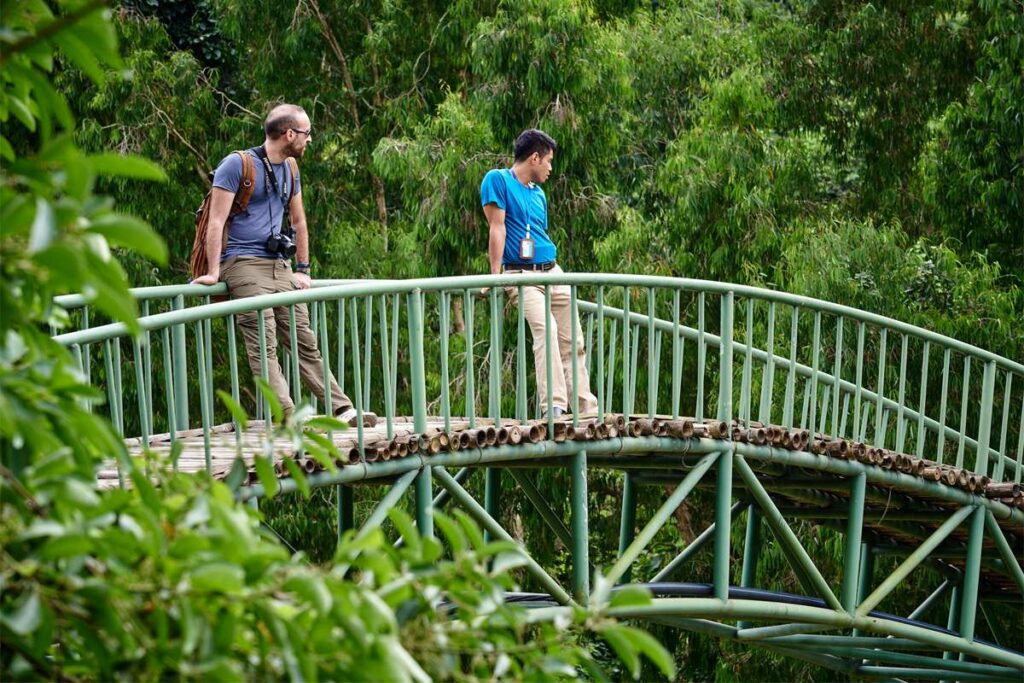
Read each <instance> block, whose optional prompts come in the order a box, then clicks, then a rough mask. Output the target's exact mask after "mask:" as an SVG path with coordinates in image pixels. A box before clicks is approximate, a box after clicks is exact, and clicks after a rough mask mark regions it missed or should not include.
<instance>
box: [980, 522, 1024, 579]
mask: <svg viewBox="0 0 1024 683" xmlns="http://www.w3.org/2000/svg"><path fill="white" fill-rule="evenodd" d="M985 528H986V529H988V534H989V536H991V537H992V540H993V541H995V544H996V550H997V551H998V552H999V555H1000V556H1001V557H1002V558H1003V564H1004V565H1005V566H1006V568H1007V569H1008V570H1009V572H1010V576H1012V577H1013V580H1014V582H1015V583H1016V584H1017V588H1019V589H1020V592H1021V593H1022V594H1024V569H1021V566H1020V560H1018V559H1017V556H1016V554H1014V552H1013V549H1012V548H1011V547H1010V544H1009V542H1008V541H1007V540H1006V536H1004V535H1003V530H1002V529H1000V528H999V522H997V521H996V518H995V517H994V516H993V515H992V511H991V510H985Z"/></svg>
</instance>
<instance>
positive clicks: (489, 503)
mask: <svg viewBox="0 0 1024 683" xmlns="http://www.w3.org/2000/svg"><path fill="white" fill-rule="evenodd" d="M490 304H491V349H490V351H491V358H490V364H491V371H490V373H489V374H490V387H489V389H488V392H487V399H488V402H489V403H490V410H489V412H490V415H491V419H493V420H494V427H495V429H498V428H500V427H501V357H502V349H501V324H500V323H501V308H499V306H498V290H497V289H493V288H492V289H491V290H490ZM573 358H574V359H575V356H573ZM484 509H486V510H487V514H489V515H490V516H491V517H493V518H495V519H499V517H500V514H501V470H499V469H497V468H493V467H488V468H487V470H486V474H485V475H484ZM484 539H485V540H487V541H490V540H491V539H490V535H489V534H488V533H487V532H484Z"/></svg>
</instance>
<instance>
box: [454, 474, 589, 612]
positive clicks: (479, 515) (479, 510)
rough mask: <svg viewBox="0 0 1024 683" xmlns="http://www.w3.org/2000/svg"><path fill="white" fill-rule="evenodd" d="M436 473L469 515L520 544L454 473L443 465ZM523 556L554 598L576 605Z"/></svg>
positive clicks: (563, 591) (508, 540) (548, 577)
mask: <svg viewBox="0 0 1024 683" xmlns="http://www.w3.org/2000/svg"><path fill="white" fill-rule="evenodd" d="M435 474H436V475H437V481H438V483H439V484H441V486H443V487H444V488H445V489H446V490H447V491H448V492H449V493H450V494H451V496H452V498H453V499H454V500H455V501H456V502H457V503H458V504H459V505H461V506H462V508H463V509H464V510H465V511H466V512H467V513H469V515H470V516H471V517H473V519H475V520H476V521H477V523H478V524H480V525H481V526H483V527H484V528H485V529H487V530H488V531H490V532H491V533H492V534H493V535H494V536H495V537H496V538H500V539H502V540H503V541H507V542H509V543H515V544H516V545H519V544H518V543H517V542H516V540H515V539H514V538H512V536H510V535H509V533H508V532H507V531H505V530H504V529H503V528H502V527H501V525H500V524H498V523H497V522H496V521H495V520H494V518H492V517H491V516H490V515H488V514H487V511H486V510H484V508H483V507H482V506H481V505H480V504H479V503H477V502H476V501H475V500H474V499H473V496H471V495H469V493H468V492H467V491H466V489H464V488H462V486H461V485H460V484H459V483H458V482H457V481H455V479H454V478H453V477H452V475H450V474H448V472H446V471H445V470H444V469H443V468H441V467H437V468H435ZM523 557H524V558H525V560H526V569H527V571H528V572H530V574H532V575H533V576H534V578H536V579H537V581H538V582H539V583H540V584H541V585H542V586H543V587H544V588H545V590H547V591H548V593H549V594H550V595H551V596H552V597H553V598H555V600H557V601H558V602H560V603H561V604H563V605H575V603H574V601H573V599H572V597H571V596H570V595H569V594H568V593H567V592H566V591H565V589H564V588H562V586H561V585H559V583H558V582H557V581H555V580H554V579H553V578H551V575H550V574H548V573H547V572H546V571H544V569H543V568H542V567H541V566H540V565H539V564H537V561H536V560H534V559H533V558H532V557H530V555H529V553H527V552H526V551H525V550H523Z"/></svg>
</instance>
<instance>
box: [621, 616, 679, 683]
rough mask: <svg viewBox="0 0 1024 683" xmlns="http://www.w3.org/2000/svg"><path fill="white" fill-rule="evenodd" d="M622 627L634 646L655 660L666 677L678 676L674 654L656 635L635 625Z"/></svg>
mask: <svg viewBox="0 0 1024 683" xmlns="http://www.w3.org/2000/svg"><path fill="white" fill-rule="evenodd" d="M621 628H622V630H623V633H624V635H625V636H626V638H628V639H629V641H630V644H631V645H632V647H633V648H634V649H635V650H637V651H639V652H641V653H642V654H644V655H645V656H646V657H647V658H648V659H649V660H651V661H652V662H654V665H655V666H656V667H658V669H659V670H660V671H661V673H663V674H664V675H665V678H667V679H669V680H672V679H674V678H675V677H676V665H675V662H673V661H672V655H670V654H669V652H668V650H666V649H665V646H664V645H662V644H661V643H659V642H658V640H657V639H656V638H655V637H654V636H652V635H651V634H650V633H648V632H647V631H644V630H643V629H639V628H635V627H633V626H622V627H621ZM634 677H635V675H634Z"/></svg>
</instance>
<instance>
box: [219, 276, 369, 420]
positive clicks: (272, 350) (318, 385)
mask: <svg viewBox="0 0 1024 683" xmlns="http://www.w3.org/2000/svg"><path fill="white" fill-rule="evenodd" d="M220 280H221V282H225V283H227V286H228V294H229V296H230V297H231V298H232V299H241V298H244V297H249V296H258V295H260V294H276V293H278V292H291V291H293V290H295V289H298V285H296V283H295V278H294V277H293V276H292V269H291V266H289V265H288V264H287V263H285V262H284V261H282V260H280V259H267V258H260V257H258V256H237V257H235V258H230V259H228V260H226V261H224V263H222V264H221V267H220ZM263 322H264V325H265V326H266V335H267V342H266V343H267V375H268V379H269V382H270V386H271V388H272V389H273V390H274V395H275V396H277V399H278V400H279V401H280V402H281V406H282V408H283V410H284V413H285V415H286V416H287V415H290V414H291V412H292V411H293V410H295V404H294V402H293V401H292V397H291V391H290V390H289V388H288V382H287V381H286V380H285V378H284V373H282V372H281V364H280V363H279V362H278V360H277V342H278V340H280V342H281V345H282V346H283V347H284V349H285V350H286V351H290V350H291V343H292V342H291V334H290V333H289V328H288V326H289V324H290V321H289V320H288V307H287V306H282V307H279V308H274V309H267V310H265V311H263ZM238 327H239V329H240V330H241V331H242V338H243V339H244V340H245V350H246V354H247V355H248V357H249V369H250V370H252V374H253V377H259V376H260V374H261V368H260V334H259V320H258V318H257V317H256V313H255V312H254V311H250V312H248V313H242V314H240V315H239V316H238ZM295 338H296V341H297V343H298V347H299V349H298V351H299V376H300V377H301V378H302V383H303V384H305V385H306V388H308V389H309V390H310V391H312V392H313V395H314V396H316V397H317V399H318V400H319V401H321V403H322V404H323V405H324V406H326V405H327V404H326V401H325V399H324V396H325V391H324V388H325V387H324V367H323V360H322V359H321V357H320V349H319V348H318V347H317V343H316V336H314V334H313V331H312V330H310V329H309V312H308V310H307V308H306V306H305V304H300V305H297V306H296V307H295ZM330 384H331V409H332V410H333V411H334V412H335V413H338V412H340V411H341V410H346V409H348V408H351V407H352V401H350V400H349V398H348V396H346V395H345V394H343V393H342V391H341V388H340V387H339V386H338V383H337V381H335V379H334V375H333V374H332V375H330Z"/></svg>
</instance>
